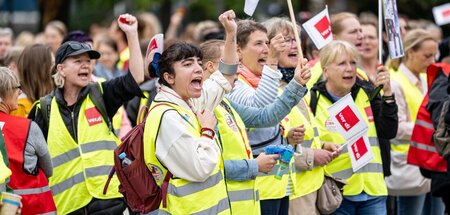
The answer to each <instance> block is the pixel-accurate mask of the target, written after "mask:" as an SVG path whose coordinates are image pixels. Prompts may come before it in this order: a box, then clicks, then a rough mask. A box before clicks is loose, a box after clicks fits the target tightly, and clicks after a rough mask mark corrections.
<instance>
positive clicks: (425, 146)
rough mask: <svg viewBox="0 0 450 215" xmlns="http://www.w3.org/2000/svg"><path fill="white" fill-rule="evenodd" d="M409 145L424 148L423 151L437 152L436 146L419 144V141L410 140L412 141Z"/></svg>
mask: <svg viewBox="0 0 450 215" xmlns="http://www.w3.org/2000/svg"><path fill="white" fill-rule="evenodd" d="M411 146H414V147H416V148H419V149H421V150H425V151H428V152H434V153H437V151H436V147H434V146H427V145H425V144H419V143H416V142H412V141H411Z"/></svg>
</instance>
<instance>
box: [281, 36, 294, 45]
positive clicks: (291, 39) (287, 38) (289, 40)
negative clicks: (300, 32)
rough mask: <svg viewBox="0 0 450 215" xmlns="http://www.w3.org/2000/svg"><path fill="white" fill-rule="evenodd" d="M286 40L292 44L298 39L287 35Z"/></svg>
mask: <svg viewBox="0 0 450 215" xmlns="http://www.w3.org/2000/svg"><path fill="white" fill-rule="evenodd" d="M284 42H285V43H287V44H289V45H291V46H292V44H294V43H295V42H297V40H295V38H290V37H285V38H284Z"/></svg>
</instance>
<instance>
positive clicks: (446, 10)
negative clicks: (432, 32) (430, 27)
mask: <svg viewBox="0 0 450 215" xmlns="http://www.w3.org/2000/svg"><path fill="white" fill-rule="evenodd" d="M433 16H434V20H435V21H436V24H438V25H445V24H448V23H450V3H447V4H443V5H439V6H437V7H434V8H433Z"/></svg>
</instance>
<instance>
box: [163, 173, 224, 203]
mask: <svg viewBox="0 0 450 215" xmlns="http://www.w3.org/2000/svg"><path fill="white" fill-rule="evenodd" d="M221 181H223V176H222V173H221V172H217V173H216V174H214V175H211V176H210V177H209V178H208V179H206V181H204V182H202V183H189V184H186V185H184V186H180V187H176V186H175V185H173V184H169V186H168V188H167V193H168V194H171V195H174V196H176V197H183V196H187V195H191V194H193V193H197V192H200V191H202V190H206V189H208V188H210V187H214V186H216V185H217V184H218V183H219V182H221Z"/></svg>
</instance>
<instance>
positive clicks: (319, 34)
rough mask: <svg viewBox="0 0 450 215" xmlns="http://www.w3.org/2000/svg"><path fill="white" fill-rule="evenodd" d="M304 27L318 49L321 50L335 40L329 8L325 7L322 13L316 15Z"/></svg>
mask: <svg viewBox="0 0 450 215" xmlns="http://www.w3.org/2000/svg"><path fill="white" fill-rule="evenodd" d="M302 26H303V28H304V29H305V30H306V32H307V33H308V35H309V37H310V38H311V40H312V41H313V42H314V45H316V47H317V49H321V48H322V47H324V46H325V45H327V44H328V43H329V42H331V41H332V40H333V34H332V32H331V26H330V16H329V15H328V7H325V9H324V10H323V11H322V12H320V13H318V14H317V15H315V16H314V17H313V18H311V19H310V20H308V21H307V22H305V23H304V24H303V25H302Z"/></svg>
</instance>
